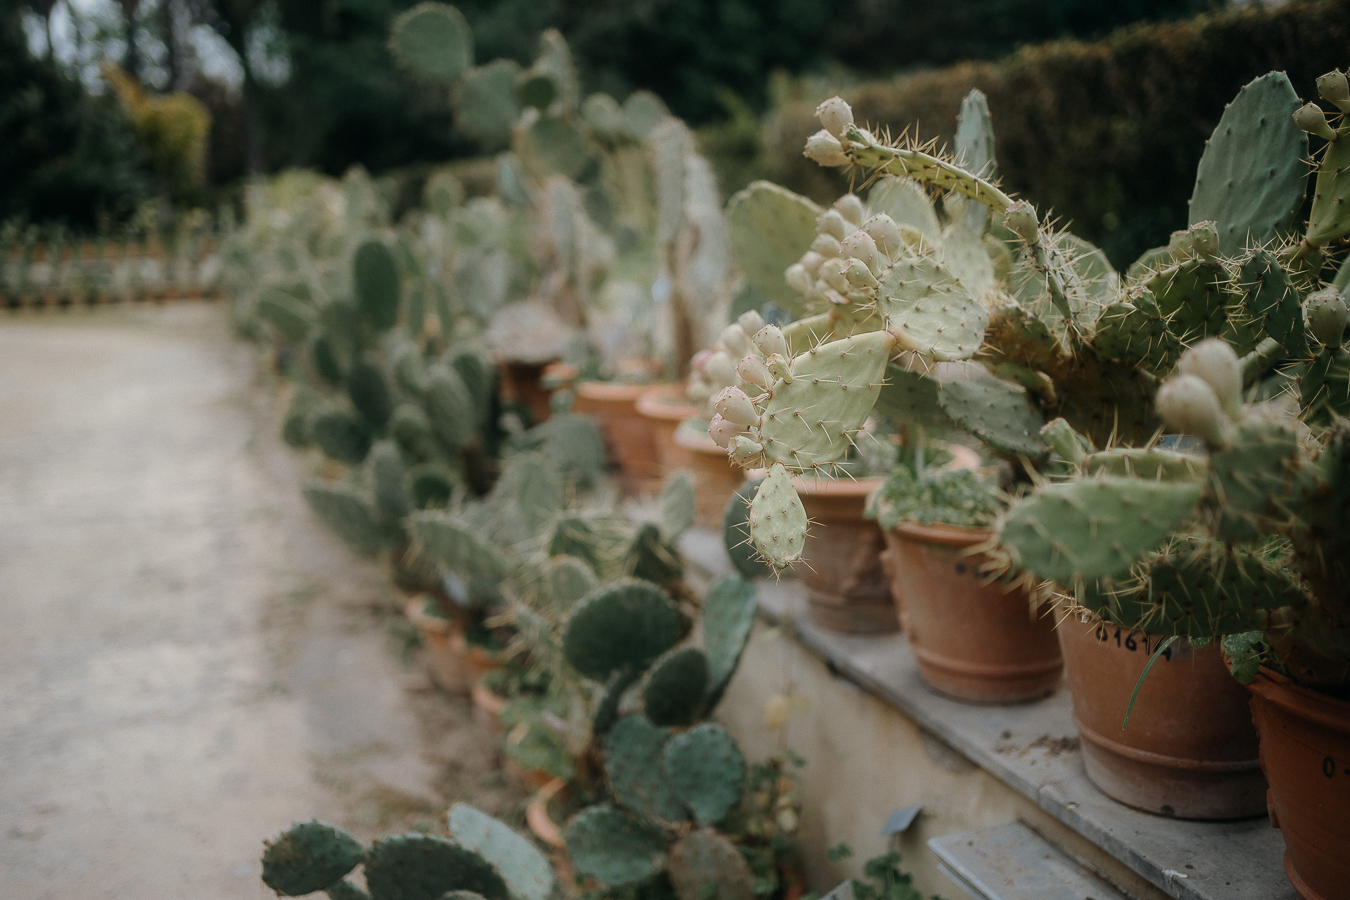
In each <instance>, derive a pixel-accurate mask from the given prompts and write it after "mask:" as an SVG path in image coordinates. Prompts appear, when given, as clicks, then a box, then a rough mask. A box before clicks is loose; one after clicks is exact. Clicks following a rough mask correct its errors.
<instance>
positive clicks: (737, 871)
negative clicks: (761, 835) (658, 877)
mask: <svg viewBox="0 0 1350 900" xmlns="http://www.w3.org/2000/svg"><path fill="white" fill-rule="evenodd" d="M670 883H671V885H672V886H673V887H674V888H675V896H676V897H677V898H678V900H708V898H716V900H754V898H755V875H754V872H753V871H751V869H750V864H749V863H747V862H746V861H745V857H744V856H742V855H741V852H740V851H739V850H737V849H736V845H735V844H733V843H731V841H729V840H727V839H726V838H725V837H723V836H722V835H721V834H719V833H718V832H717V831H715V830H713V829H711V828H700V829H698V830H696V831H691V832H690V833H689V834H687V835H685V836H684V837H683V838H681V839H680V840H679V842H678V843H676V844H675V846H674V847H672V848H671V849H670Z"/></svg>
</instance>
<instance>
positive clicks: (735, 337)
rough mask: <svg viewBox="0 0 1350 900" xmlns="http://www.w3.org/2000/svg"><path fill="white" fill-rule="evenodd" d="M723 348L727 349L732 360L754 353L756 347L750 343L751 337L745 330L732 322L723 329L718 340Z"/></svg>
mask: <svg viewBox="0 0 1350 900" xmlns="http://www.w3.org/2000/svg"><path fill="white" fill-rule="evenodd" d="M718 340H719V341H721V342H722V346H724V347H726V348H727V352H728V353H730V354H731V358H732V359H740V358H741V357H742V356H744V355H745V354H747V353H752V352H754V349H755V345H754V344H752V343H750V336H749V335H747V334H746V333H745V329H744V328H742V327H741V326H740V325H738V324H736V323H735V322H732V323H731V324H730V325H728V326H727V327H726V328H723V329H722V335H721V337H719V338H718Z"/></svg>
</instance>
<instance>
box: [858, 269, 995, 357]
mask: <svg viewBox="0 0 1350 900" xmlns="http://www.w3.org/2000/svg"><path fill="white" fill-rule="evenodd" d="M877 309H878V310H879V311H880V313H881V315H882V317H883V318H884V320H885V322H886V327H887V328H889V329H891V330H892V331H893V332H895V334H896V335H897V337H899V338H900V342H901V344H902V345H903V347H904V349H906V350H913V351H914V352H916V353H919V354H921V355H923V356H927V357H931V358H932V359H937V360H957V359H969V358H970V357H972V356H974V355H975V351H977V350H979V349H980V344H981V343H982V342H983V340H984V329H985V326H986V325H987V324H988V323H989V310H988V309H987V308H985V306H984V304H982V303H980V302H979V301H978V300H976V299H975V298H974V297H972V296H971V293H970V290H969V288H967V287H966V286H965V285H963V284H962V283H961V281H960V279H959V278H957V277H956V274H955V273H954V272H953V271H952V269H951V267H950V266H948V265H947V264H946V263H943V262H939V261H937V260H934V259H932V258H929V257H923V256H920V257H904V258H902V259H901V260H900V261H899V262H897V263H895V265H893V266H891V269H890V272H889V273H887V275H886V277H885V279H884V280H883V281H882V282H881V287H880V288H879V289H878V291H877Z"/></svg>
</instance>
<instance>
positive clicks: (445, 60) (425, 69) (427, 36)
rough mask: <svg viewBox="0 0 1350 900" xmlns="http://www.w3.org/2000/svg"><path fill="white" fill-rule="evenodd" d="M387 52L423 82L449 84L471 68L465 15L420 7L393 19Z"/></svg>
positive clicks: (448, 8) (469, 33) (437, 7)
mask: <svg viewBox="0 0 1350 900" xmlns="http://www.w3.org/2000/svg"><path fill="white" fill-rule="evenodd" d="M389 31H390V34H389V50H390V52H392V53H393V54H394V58H395V59H397V60H398V62H399V64H400V65H402V66H403V67H404V68H405V69H407V70H408V71H409V72H411V73H412V74H414V75H416V76H417V77H418V78H421V79H423V80H424V81H431V82H434V83H437V84H452V83H453V82H454V81H455V79H457V78H459V76H460V75H461V74H462V73H463V72H464V70H465V69H467V68H469V66H471V65H473V31H471V30H470V28H469V23H468V22H466V21H465V20H464V15H463V14H462V13H461V12H460V11H459V10H458V9H456V8H455V7H453V6H450V5H449V4H446V3H431V2H428V3H419V4H418V5H417V6H414V7H413V8H412V9H409V10H407V11H406V12H403V13H401V14H400V15H399V16H398V18H396V19H394V22H393V25H392V26H391V27H390V29H389Z"/></svg>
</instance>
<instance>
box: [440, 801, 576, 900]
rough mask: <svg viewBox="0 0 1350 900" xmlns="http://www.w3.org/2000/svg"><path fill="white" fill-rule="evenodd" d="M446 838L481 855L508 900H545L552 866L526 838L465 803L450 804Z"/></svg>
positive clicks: (551, 882)
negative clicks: (499, 878) (492, 871)
mask: <svg viewBox="0 0 1350 900" xmlns="http://www.w3.org/2000/svg"><path fill="white" fill-rule="evenodd" d="M448 821H449V825H450V839H451V840H453V841H454V842H455V843H456V844H459V845H460V846H461V847H463V848H464V849H466V850H471V851H473V852H474V853H477V854H478V855H479V856H481V857H483V859H485V860H486V861H487V862H488V863H489V864H490V865H492V867H493V868H495V869H496V870H497V872H498V873H499V874H500V875H501V877H502V880H503V881H504V882H506V888H507V890H508V891H509V892H510V895H511V900H549V898H550V897H551V896H552V894H553V888H554V884H555V881H554V878H553V867H552V866H550V865H549V862H548V859H547V858H545V856H544V855H543V854H542V853H540V852H539V850H538V849H536V848H535V846H534V844H532V843H530V841H529V840H527V839H526V838H523V837H521V836H520V835H519V834H516V832H514V831H512V830H511V829H510V828H508V827H506V825H504V824H502V823H501V822H499V821H498V820H496V819H494V818H493V817H492V816H489V815H488V814H487V813H484V812H480V811H478V810H476V809H474V808H473V807H472V806H469V805H468V804H466V803H456V804H454V805H453V806H451V807H450V813H449V816H448Z"/></svg>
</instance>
